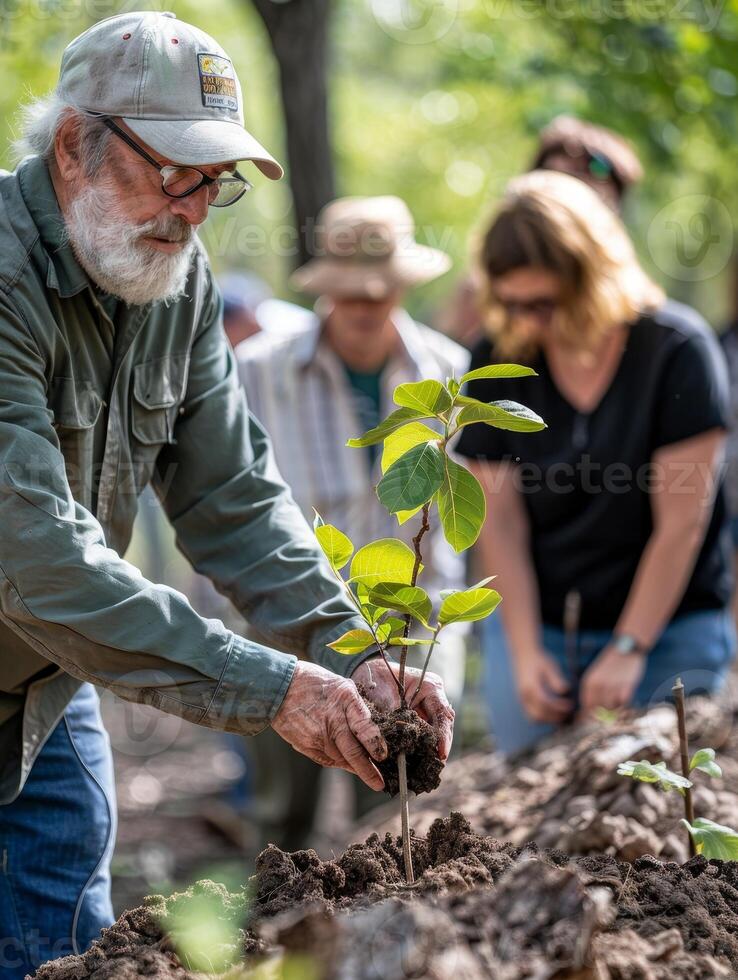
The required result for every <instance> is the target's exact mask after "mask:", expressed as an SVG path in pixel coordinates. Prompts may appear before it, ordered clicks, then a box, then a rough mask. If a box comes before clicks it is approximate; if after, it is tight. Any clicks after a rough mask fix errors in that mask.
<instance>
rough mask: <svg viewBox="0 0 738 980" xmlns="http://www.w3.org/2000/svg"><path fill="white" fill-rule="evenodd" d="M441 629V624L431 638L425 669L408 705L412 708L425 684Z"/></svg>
mask: <svg viewBox="0 0 738 980" xmlns="http://www.w3.org/2000/svg"><path fill="white" fill-rule="evenodd" d="M440 631H441V626H437V627H436V629H435V631H434V633H433V639H432V640H431V642H430V645H429V647H428V653H427V654H426V656H425V663H424V664H423V669H422V670H421V672H420V679H419V680H418V686H417V687H416V688H415V690H414V691H413V696H412V697H411V698H410V704H409V705H408V707H410V708H412V706H413V705H414V704H415V699H416V698H417V696H418V695H419V694H420V688H421V687H422V686H423V681H424V680H425V674H426V671H427V670H428V664H429V663H430V658H431V654H432V653H433V648H434V647H435V645H436V641H437V639H438V634H439V633H440Z"/></svg>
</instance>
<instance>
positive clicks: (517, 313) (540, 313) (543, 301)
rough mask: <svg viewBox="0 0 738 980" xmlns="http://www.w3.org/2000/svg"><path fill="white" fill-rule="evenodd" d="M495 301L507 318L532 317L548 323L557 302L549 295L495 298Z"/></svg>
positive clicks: (556, 306)
mask: <svg viewBox="0 0 738 980" xmlns="http://www.w3.org/2000/svg"><path fill="white" fill-rule="evenodd" d="M495 302H496V303H497V305H498V306H500V307H501V308H502V309H503V310H504V311H505V316H506V317H507V318H508V319H509V320H514V319H515V318H516V317H521V316H522V317H533V318H535V319H536V320H538V322H539V323H546V324H547V323H550V321H551V320H552V318H553V315H554V313H555V312H556V310H557V308H558V305H559V304H558V302H557V300H555V299H551V298H550V297H549V296H537V297H534V298H533V299H526V300H504V299H499V298H497V297H496V298H495Z"/></svg>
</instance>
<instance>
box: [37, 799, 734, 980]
mask: <svg viewBox="0 0 738 980" xmlns="http://www.w3.org/2000/svg"><path fill="white" fill-rule="evenodd" d="M413 857H414V860H415V863H416V869H417V874H418V880H417V882H416V884H415V885H413V886H407V885H405V884H404V882H403V880H402V872H401V867H402V851H401V847H400V841H399V838H396V837H392V836H391V835H389V834H388V835H385V837H384V838H380V837H379V836H378V835H377V834H372V835H371V836H370V837H369V838H368V840H367V841H366V842H365V843H364V844H354V845H352V846H351V847H349V848H348V849H347V851H346V852H345V853H344V854H343V855H342V856H341V857H339V858H338V859H336V860H335V861H321V860H320V858H319V857H318V856H317V854H315V852H314V851H298V852H295V853H294V854H286V853H284V852H282V851H280V850H278V849H277V848H275V847H269V848H267V849H266V850H265V851H264V852H262V854H261V855H260V857H259V859H258V863H257V870H256V874H255V875H254V877H253V878H252V880H251V881H250V882H249V884H248V885H247V886H246V887H245V888H244V889H243V890H242V892H241V893H237V894H236V895H229V894H228V893H227V892H226V890H225V889H224V888H223V887H222V886H216V885H213V884H212V883H201V884H200V885H198V886H195V887H194V888H193V889H190V890H188V893H184V894H182V895H178V896H174V897H173V898H171V899H168V900H166V901H165V900H164V899H160V898H153V899H149V900H147V904H146V905H145V906H144V907H143V908H140V909H136V910H134V911H133V912H128V913H125V915H123V916H121V918H120V919H119V920H118V922H117V923H116V924H115V925H114V926H113V927H111V929H108V930H105V931H104V932H103V935H102V937H101V939H100V941H99V942H98V943H96V944H94V945H93V947H92V948H91V949H90V950H89V951H88V952H87V953H85V954H84V955H83V956H81V957H67V958H65V959H63V960H58V961H56V962H55V963H50V964H47V965H46V966H44V967H42V968H41V969H40V970H39V971H38V972H37V974H36V980H108V978H112V977H115V978H119V977H120V978H124V980H138V978H144V977H147V978H153V980H163V978H166V980H170V978H177V980H195V978H196V977H197V976H198V974H196V973H194V972H193V971H192V970H188V969H187V966H186V962H185V961H184V957H183V958H182V959H180V958H179V957H178V956H177V954H176V953H175V952H174V951H173V948H172V947H173V939H172V937H171V935H170V933H169V930H168V929H167V923H168V922H170V921H172V917H173V909H174V908H175V907H176V908H179V909H180V910H181V909H182V908H183V907H186V905H187V903H188V902H192V901H195V899H196V898H197V896H198V894H203V893H205V894H208V895H212V896H214V897H215V898H216V899H217V902H218V907H217V911H216V913H215V914H216V915H217V916H219V917H220V918H226V917H231V919H233V918H234V917H235V918H239V919H240V924H241V926H242V927H243V928H242V929H241V932H240V934H239V935H240V941H239V948H234V949H233V950H232V960H233V961H234V963H235V965H233V967H232V968H231V969H230V971H229V972H228V973H227V974H222V976H223V977H226V976H227V977H228V980H235V978H237V977H238V978H243V980H246V978H249V977H254V978H255V977H256V976H258V975H259V974H258V973H257V972H255V971H256V970H257V969H258V966H259V963H261V962H263V959H264V957H265V956H269V957H271V962H273V961H274V959H275V957H276V958H277V960H279V958H280V957H281V961H282V962H283V963H292V964H293V965H294V963H295V962H301V963H306V964H309V969H308V967H307V966H306V967H305V972H304V975H305V976H311V977H315V980H380V978H381V980H407V977H423V978H430V980H433V978H438V980H448V978H449V977H451V976H453V977H454V978H455V980H478V978H479V980H481V978H483V977H490V976H492V977H495V980H526V978H533V977H534V978H536V980H549V978H550V980H553V978H554V977H555V978H558V980H563V978H569V980H667V978H669V980H674V978H676V980H679V978H684V980H687V978H689V980H699V978H704V980H709V978H719V977H737V976H738V867H736V865H735V864H733V863H725V862H720V861H706V860H704V859H703V858H700V857H698V858H694V859H693V860H691V861H690V862H688V863H687V864H686V865H684V866H680V865H678V864H676V863H674V862H669V863H666V864H663V863H661V862H659V861H658V860H656V858H653V857H644V858H640V859H638V860H636V861H634V862H632V863H627V862H622V861H618V860H616V859H615V858H614V857H608V856H603V855H599V856H595V857H583V858H578V859H574V860H572V859H571V858H570V857H569V856H568V855H566V854H564V853H562V852H559V851H550V852H544V851H539V850H538V849H537V848H536V847H535V846H533V847H530V848H527V849H524V848H520V847H516V846H514V845H512V844H509V843H508V844H505V843H500V842H499V841H497V840H494V839H492V838H484V837H479V836H477V835H476V834H474V833H473V832H472V830H471V827H470V825H469V822H468V821H467V820H466V819H465V818H464V817H463V816H462V815H461V814H459V813H452V814H451V815H450V816H449V817H447V818H445V819H439V820H436V821H435V822H434V824H433V825H432V827H431V829H430V831H429V833H428V834H427V836H426V837H424V838H422V837H414V838H413ZM220 953H222V950H219V955H220ZM238 960H240V961H241V965H238ZM286 969H287V968H286V967H285V972H284V974H282V973H276V974H275V976H277V977H279V976H283V975H284V976H287V975H303V974H299V973H298V974H288V973H287V972H286ZM310 971H312V972H310ZM408 971H409V972H408ZM262 976H263V974H262Z"/></svg>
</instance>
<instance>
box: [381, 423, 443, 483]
mask: <svg viewBox="0 0 738 980" xmlns="http://www.w3.org/2000/svg"><path fill="white" fill-rule="evenodd" d="M440 438H441V436H440V434H439V433H438V432H436V431H435V430H434V429H431V427H430V426H429V425H424V424H423V423H422V422H408V424H407V425H403V426H402V428H401V429H396V430H395V431H394V432H392V433H391V434H390V435H388V436H387V438H386V439H385V440H384V450H383V451H382V472H383V473H386V472H387V470H388V469H389V468H390V466H392V464H393V463H396V462H397V460H398V459H399V458H400V456H404V455H405V453H406V452H408V451H409V450H410V449H412V448H413V446H419V445H420V443H421V442H430V441H432V440H434V439H435V440H439V439H440Z"/></svg>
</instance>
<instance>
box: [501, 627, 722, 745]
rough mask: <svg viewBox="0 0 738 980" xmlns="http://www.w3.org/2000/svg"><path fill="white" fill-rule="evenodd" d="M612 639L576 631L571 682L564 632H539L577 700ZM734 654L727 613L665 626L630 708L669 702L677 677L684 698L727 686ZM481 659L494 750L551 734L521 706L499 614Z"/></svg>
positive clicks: (552, 629)
mask: <svg viewBox="0 0 738 980" xmlns="http://www.w3.org/2000/svg"><path fill="white" fill-rule="evenodd" d="M611 637H612V633H611V632H610V631H609V630H582V631H580V633H579V637H578V644H577V656H576V677H574V676H572V674H573V670H572V666H573V665H572V664H570V663H569V662H568V658H567V655H566V637H565V634H564V631H563V630H562V629H557V628H556V627H553V626H544V627H543V633H542V643H543V647H544V649H545V650H546V651H547V652H548V653H549V654H550V655H551V656H552V657H553V658H554V660H555V661H556V663H557V664H558V666H559V667H560V669H561V671H562V672H563V674H564V676H565V677H566V679H567V681H568V682H569V685H570V689H571V693H572V696H573V697H574V700H575V701H576V700H577V696H578V689H579V682H580V681H581V678H582V675H583V674H584V671H585V670H586V669H587V667H589V665H590V664H591V663H592V661H593V660H594V659H595V657H597V655H598V654H599V653H600V652H601V651H602V650H603V648H604V647H605V646H607V644H608V643H609V641H610V639H611ZM735 651H736V634H735V625H734V623H733V618H732V616H731V615H730V613H729V612H728V611H727V610H722V609H716V610H712V609H709V610H705V611H700V612H694V613H688V614H687V615H685V616H680V617H679V618H678V619H675V620H673V621H672V622H671V623H670V624H669V625H668V626H667V627H666V629H665V630H664V632H663V634H662V635H661V638H660V640H659V641H658V643H657V644H656V646H655V647H654V648H653V649H652V650H651V652H650V653H649V655H648V660H647V662H646V670H645V673H644V675H643V679H642V680H641V683H640V685H639V686H638V688H637V690H636V692H635V695H634V697H633V701H632V705H633V706H637V707H643V706H647V705H651V704H656V703H658V702H661V701H667V700H669V699H670V697H671V688H672V685H673V683H674V681H675V680H676V678H677V677H681V678H682V680H683V682H684V686H685V689H686V693H687V694H697V693H705V694H712V693H714V692H716V691H718V690H719V689H720V688H721V687H722V686H723V684H724V683H725V679H726V676H727V673H728V669H729V667H730V663H731V661H732V660H733V657H734V656H735ZM482 658H483V661H484V664H483V668H484V675H483V676H484V682H483V685H484V695H485V701H486V704H487V707H488V710H489V720H490V727H491V729H492V731H493V732H494V736H495V743H496V745H497V748H498V749H499V750H500V751H502V752H505V753H514V752H520V751H522V750H523V749H526V748H528V747H530V746H531V745H534V744H535V743H536V742H538V741H539V740H540V739H542V738H544V737H545V736H546V735H549V734H551V732H553V731H554V726H553V725H549V724H542V723H541V722H537V721H532V720H531V719H530V718H529V717H528V716H527V715H526V713H525V711H524V709H523V706H522V704H521V703H520V698H519V697H518V690H517V686H516V683H515V676H514V673H513V665H512V661H511V654H510V650H509V648H508V644H507V637H506V635H505V631H504V628H503V626H502V618H501V617H500V615H499V614H498V613H496V614H494V615H493V616H490V617H489V618H488V619H486V620H484V622H483V623H482Z"/></svg>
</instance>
